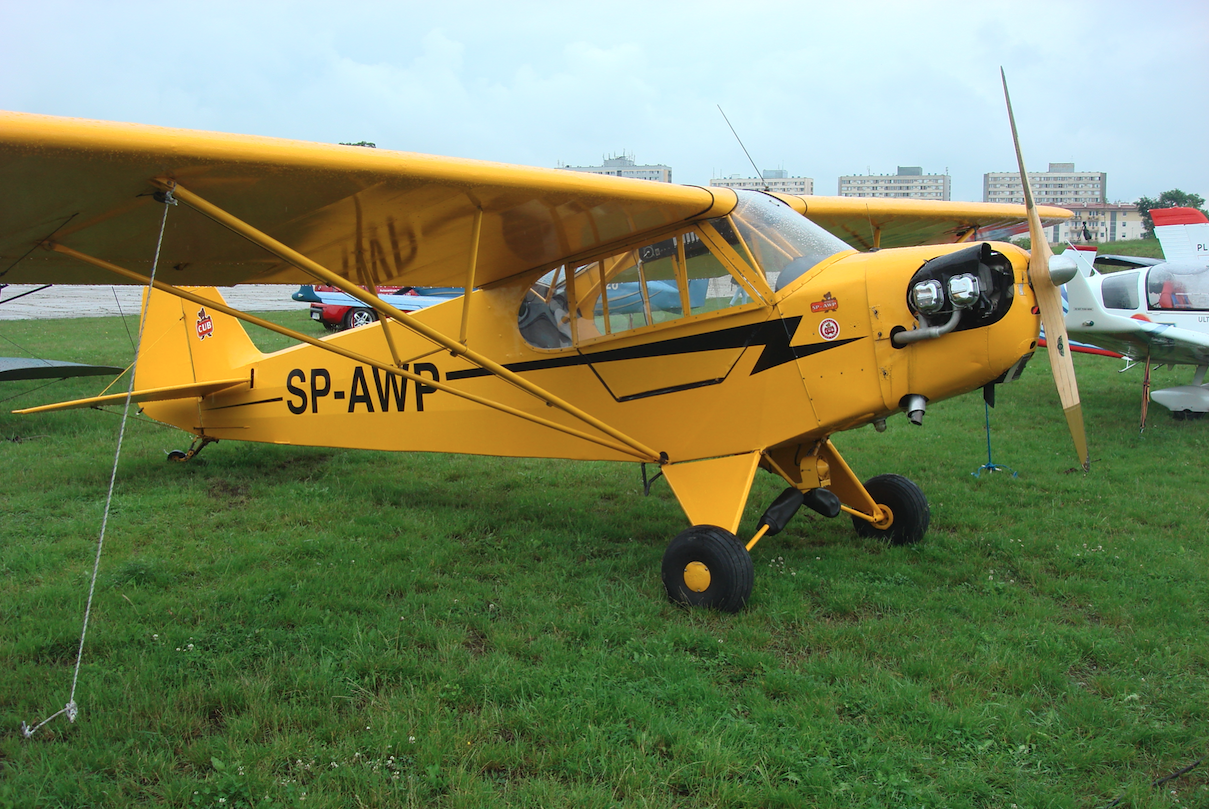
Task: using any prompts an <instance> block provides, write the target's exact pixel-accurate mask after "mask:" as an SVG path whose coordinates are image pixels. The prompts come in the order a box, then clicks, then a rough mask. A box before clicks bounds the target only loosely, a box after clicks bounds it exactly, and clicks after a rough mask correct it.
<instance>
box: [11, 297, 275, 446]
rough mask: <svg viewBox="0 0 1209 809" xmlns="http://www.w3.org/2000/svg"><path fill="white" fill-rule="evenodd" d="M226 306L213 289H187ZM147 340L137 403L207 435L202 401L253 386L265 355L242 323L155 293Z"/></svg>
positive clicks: (115, 400)
mask: <svg viewBox="0 0 1209 809" xmlns="http://www.w3.org/2000/svg"><path fill="white" fill-rule="evenodd" d="M182 289H188V290H189V291H190V292H192V293H194V294H195V295H199V296H201V297H203V298H206V299H208V300H212V301H215V302H217V303H222V302H223V299H222V295H221V294H219V292H218V290H216V289H214V288H212V287H182ZM140 328H141V330H142V341H141V345H140V347H139V360H138V367H137V369H136V370H135V374H134V391H133V393H132V395H131V399H132V401H135V402H138V403H140V404H141V405H142V407H143V410H144V412H146V414H147V415H148V416H150V417H151V418H153V419H155V420H156V421H162V422H164V423H165V424H172V425H174V426H176V427H180V428H181V429H182V430H188V431H189V432H193V433H197V434H198V435H202V434H203V433H204V431H205V430H204V428H205V425H204V424H203V422H202V416H201V411H200V408H199V407H198V403H199V401H200V399H201V398H204V397H206V396H209V395H211V394H213V393H217V392H219V391H222V390H227V389H229V388H236V387H239V386H246V385H248V384H250V382H251V367H250V366H251V364H252V363H254V362H256V361H257V360H259V359H260V358H261V357H262V356H264V355H263V354H261V353H260V351H259V350H258V349H257V348H256V346H255V345H253V344H252V340H251V338H250V337H248V333H247V332H246V331H244V328H243V324H241V323H240V322H239V320H238V319H236V318H234V317H231V316H230V315H225V314H223V313H221V312H219V311H216V310H213V309H211V308H210V307H207V306H205V305H204V304H196V303H192V302H190V301H186V300H184V299H183V298H178V297H177V296H175V295H169V294H168V293H166V292H159V291H156V290H151V291H150V292H148V293H145V294H144V296H143V320H142V323H141V326H140ZM125 401H126V394H125V393H113V394H107V395H104V396H95V397H92V398H88V399H77V400H75V401H71V402H59V403H57V404H51V405H43V406H41V407H31V408H26V409H25V410H18V411H15V412H18V413H48V412H52V411H56V410H70V409H73V408H80V407H102V406H106V405H117V404H122V403H124V402H125Z"/></svg>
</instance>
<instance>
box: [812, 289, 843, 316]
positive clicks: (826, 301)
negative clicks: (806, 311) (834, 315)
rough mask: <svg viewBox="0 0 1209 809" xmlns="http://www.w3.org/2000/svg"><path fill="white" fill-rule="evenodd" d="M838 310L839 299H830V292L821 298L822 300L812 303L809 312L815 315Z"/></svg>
mask: <svg viewBox="0 0 1209 809" xmlns="http://www.w3.org/2000/svg"><path fill="white" fill-rule="evenodd" d="M839 308H840V302H839V299H838V298H833V297H831V293H830V292H828V293H827V294H825V295H824V296H823V300H821V301H815V302H814V303H812V304H810V311H812V312H815V313H818V312H834V311H835V310H836V309H839Z"/></svg>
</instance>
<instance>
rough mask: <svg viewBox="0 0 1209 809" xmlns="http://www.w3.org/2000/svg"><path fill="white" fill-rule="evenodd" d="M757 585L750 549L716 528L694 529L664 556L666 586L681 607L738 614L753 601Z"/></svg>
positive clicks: (676, 540) (700, 527)
mask: <svg viewBox="0 0 1209 809" xmlns="http://www.w3.org/2000/svg"><path fill="white" fill-rule="evenodd" d="M754 581H755V571H754V570H753V569H752V564H751V555H750V554H749V553H748V552H747V548H745V547H744V546H743V544H742V543H740V542H739V540H738V539H737V538H736V537H735V535H734V534H732V533H731V532H730V531H727V530H726V529H724V528H719V527H718V526H716V525H694V526H693V527H692V528H690V529H688V530H687V531H684V532H683V533H681V534H680V535H678V536H677V537H676V538H675V539H673V540H672V542H671V544H670V545H668V546H667V551H666V552H665V553H664V554H663V586H664V587H665V588H666V589H667V597H668V598H669V599H671V600H672V601H674V602H676V603H678V604H688V605H689V606H692V607H712V608H713V609H716V610H721V611H722V612H738V611H739V610H741V609H743V607H744V605H746V604H747V599H748V598H750V597H751V588H752V584H753V582H754Z"/></svg>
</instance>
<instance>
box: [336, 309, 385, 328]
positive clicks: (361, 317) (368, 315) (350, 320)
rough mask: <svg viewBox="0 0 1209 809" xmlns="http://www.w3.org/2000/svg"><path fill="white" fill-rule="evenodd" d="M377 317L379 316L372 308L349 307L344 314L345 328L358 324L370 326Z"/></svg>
mask: <svg viewBox="0 0 1209 809" xmlns="http://www.w3.org/2000/svg"><path fill="white" fill-rule="evenodd" d="M377 319H378V316H377V315H376V314H374V311H373V310H372V309H362V308H361V307H357V308H355V309H349V310H348V313H347V314H345V316H344V328H346V329H355V328H357V327H358V326H368V325H369V324H370V323H373V322H374V321H375V320H377Z"/></svg>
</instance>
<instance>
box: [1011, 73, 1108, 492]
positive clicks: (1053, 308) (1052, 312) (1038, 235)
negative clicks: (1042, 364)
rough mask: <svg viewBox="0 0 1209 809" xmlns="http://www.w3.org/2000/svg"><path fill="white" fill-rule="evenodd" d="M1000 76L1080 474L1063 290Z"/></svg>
mask: <svg viewBox="0 0 1209 809" xmlns="http://www.w3.org/2000/svg"><path fill="white" fill-rule="evenodd" d="M999 76H1000V78H1001V79H1002V80H1003V98H1004V100H1005V101H1006V102H1007V110H1008V120H1009V121H1010V122H1011V124H1012V143H1013V145H1014V146H1015V147H1016V162H1017V163H1018V164H1019V165H1020V183H1021V185H1022V186H1024V204H1025V207H1026V208H1027V209H1028V232H1029V240H1030V243H1031V244H1032V257H1031V258H1030V260H1029V281H1030V282H1031V283H1032V285H1033V292H1034V294H1036V296H1037V306H1038V308H1039V309H1040V310H1041V324H1042V325H1043V326H1045V339H1046V345H1047V347H1048V349H1049V361H1050V367H1051V368H1052V369H1053V372H1054V386H1055V387H1057V388H1058V398H1059V400H1060V401H1061V402H1062V412H1063V413H1065V414H1066V424H1067V426H1068V427H1069V428H1070V436H1071V438H1072V439H1074V442H1075V451H1076V452H1077V453H1078V454H1079V462H1080V463H1081V464H1082V465H1083V471H1085V472H1086V471H1088V470H1089V469H1090V468H1091V458H1090V457H1089V455H1088V453H1087V434H1086V433H1085V432H1084V430H1083V407H1082V405H1080V404H1079V388H1078V385H1077V384H1076V383H1075V365H1074V363H1073V362H1072V361H1071V352H1070V346H1069V345H1068V343H1069V341H1068V339H1067V336H1066V318H1065V317H1064V315H1063V313H1062V290H1061V289H1060V288H1059V286H1058V285H1057V284H1055V283H1054V281H1053V279H1052V278H1051V277H1050V272H1049V262H1050V259H1051V258H1053V255H1054V254H1053V252H1052V251H1051V250H1050V249H1049V242H1048V241H1047V240H1046V238H1045V233H1044V231H1042V229H1041V215H1040V214H1038V213H1037V204H1036V202H1035V201H1034V200H1033V189H1032V187H1031V186H1030V185H1029V181H1028V172H1027V171H1026V170H1025V168H1024V155H1023V154H1022V153H1021V152H1020V137H1019V136H1018V135H1017V134H1016V117H1015V116H1014V115H1013V114H1012V98H1011V96H1010V95H1008V86H1007V76H1006V75H1005V74H1004V72H1003V68H999Z"/></svg>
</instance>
